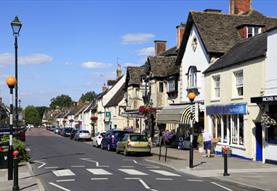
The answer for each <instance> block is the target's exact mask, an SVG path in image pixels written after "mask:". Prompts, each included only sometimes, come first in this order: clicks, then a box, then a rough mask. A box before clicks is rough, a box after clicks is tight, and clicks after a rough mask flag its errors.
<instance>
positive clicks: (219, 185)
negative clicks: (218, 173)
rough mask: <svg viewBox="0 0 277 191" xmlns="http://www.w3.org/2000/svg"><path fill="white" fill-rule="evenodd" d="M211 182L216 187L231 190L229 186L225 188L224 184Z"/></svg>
mask: <svg viewBox="0 0 277 191" xmlns="http://www.w3.org/2000/svg"><path fill="white" fill-rule="evenodd" d="M211 183H212V184H214V185H216V186H218V187H220V188H223V189H225V190H228V191H233V190H231V189H230V188H227V187H225V186H222V185H221V184H218V183H216V182H211Z"/></svg>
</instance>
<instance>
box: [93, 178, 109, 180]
mask: <svg viewBox="0 0 277 191" xmlns="http://www.w3.org/2000/svg"><path fill="white" fill-rule="evenodd" d="M108 179H109V178H91V179H90V180H108Z"/></svg>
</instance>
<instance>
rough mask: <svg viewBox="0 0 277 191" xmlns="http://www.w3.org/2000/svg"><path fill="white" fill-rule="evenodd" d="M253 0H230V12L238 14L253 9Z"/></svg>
mask: <svg viewBox="0 0 277 191" xmlns="http://www.w3.org/2000/svg"><path fill="white" fill-rule="evenodd" d="M251 3H252V0H230V14H231V15H233V14H235V15H238V14H241V13H245V12H248V11H249V10H250V9H251Z"/></svg>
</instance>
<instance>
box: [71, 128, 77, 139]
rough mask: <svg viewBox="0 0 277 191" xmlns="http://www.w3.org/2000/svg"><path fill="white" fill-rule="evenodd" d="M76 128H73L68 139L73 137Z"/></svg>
mask: <svg viewBox="0 0 277 191" xmlns="http://www.w3.org/2000/svg"><path fill="white" fill-rule="evenodd" d="M76 132H77V129H73V130H72V131H71V133H70V139H74V137H75V134H76Z"/></svg>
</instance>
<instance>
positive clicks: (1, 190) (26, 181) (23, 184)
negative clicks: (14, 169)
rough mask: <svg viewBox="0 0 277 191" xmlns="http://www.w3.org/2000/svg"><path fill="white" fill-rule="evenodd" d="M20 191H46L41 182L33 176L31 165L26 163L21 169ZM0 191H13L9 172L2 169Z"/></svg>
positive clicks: (0, 170)
mask: <svg viewBox="0 0 277 191" xmlns="http://www.w3.org/2000/svg"><path fill="white" fill-rule="evenodd" d="M18 181H19V189H20V190H24V191H44V188H43V186H42V184H41V183H40V181H39V180H38V179H37V178H36V177H34V176H33V172H32V167H31V165H30V163H27V162H24V163H21V164H20V167H19V179H18ZM0 185H1V186H0V191H11V190H12V188H13V180H9V181H8V170H7V169H0Z"/></svg>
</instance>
